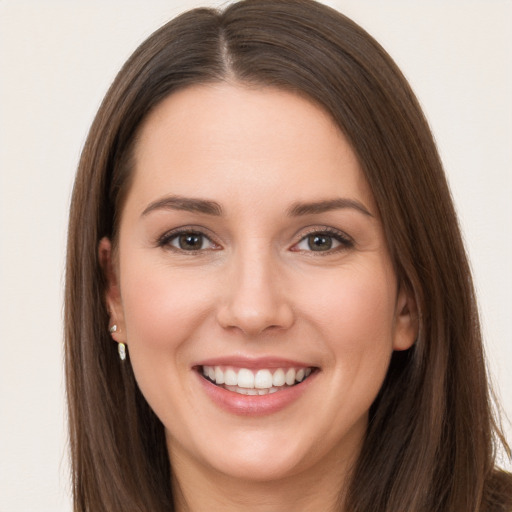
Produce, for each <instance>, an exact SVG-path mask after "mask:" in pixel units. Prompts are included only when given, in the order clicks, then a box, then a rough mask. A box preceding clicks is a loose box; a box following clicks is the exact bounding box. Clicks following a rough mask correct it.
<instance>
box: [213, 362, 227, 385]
mask: <svg viewBox="0 0 512 512" xmlns="http://www.w3.org/2000/svg"><path fill="white" fill-rule="evenodd" d="M212 380H213V379H212ZM215 382H216V383H217V384H224V372H223V371H222V370H221V369H220V368H219V367H218V366H216V367H215Z"/></svg>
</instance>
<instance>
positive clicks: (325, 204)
mask: <svg viewBox="0 0 512 512" xmlns="http://www.w3.org/2000/svg"><path fill="white" fill-rule="evenodd" d="M344 208H352V209H354V210H357V211H359V212H361V213H363V214H364V215H367V216H369V217H373V215H372V214H371V213H370V212H369V211H368V209H367V208H366V207H365V206H364V205H363V204H362V203H360V202H359V201H356V200H355V199H348V198H336V199H327V200H324V201H315V202H312V203H294V204H292V206H291V207H290V208H288V212H287V213H288V215H289V216H290V217H298V216H300V215H312V214H317V213H325V212H328V211H331V210H340V209H344Z"/></svg>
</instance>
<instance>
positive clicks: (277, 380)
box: [272, 368, 286, 386]
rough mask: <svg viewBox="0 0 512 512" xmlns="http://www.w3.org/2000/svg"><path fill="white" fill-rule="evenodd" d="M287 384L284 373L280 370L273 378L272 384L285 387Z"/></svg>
mask: <svg viewBox="0 0 512 512" xmlns="http://www.w3.org/2000/svg"><path fill="white" fill-rule="evenodd" d="M285 382H286V380H285V378H284V371H283V370H281V368H279V370H276V371H275V372H274V375H273V376H272V384H273V385H274V386H284V384H285Z"/></svg>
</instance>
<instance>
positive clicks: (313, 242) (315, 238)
mask: <svg viewBox="0 0 512 512" xmlns="http://www.w3.org/2000/svg"><path fill="white" fill-rule="evenodd" d="M308 245H309V248H310V249H311V250H312V251H327V250H329V249H330V248H331V247H332V238H331V237H330V236H326V235H318V234H316V235H309V236H308Z"/></svg>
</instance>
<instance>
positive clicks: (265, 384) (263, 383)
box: [254, 370, 272, 389]
mask: <svg viewBox="0 0 512 512" xmlns="http://www.w3.org/2000/svg"><path fill="white" fill-rule="evenodd" d="M254 387H255V388H258V389H268V388H271V387H272V374H271V373H270V370H258V372H257V373H256V376H255V377H254Z"/></svg>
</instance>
